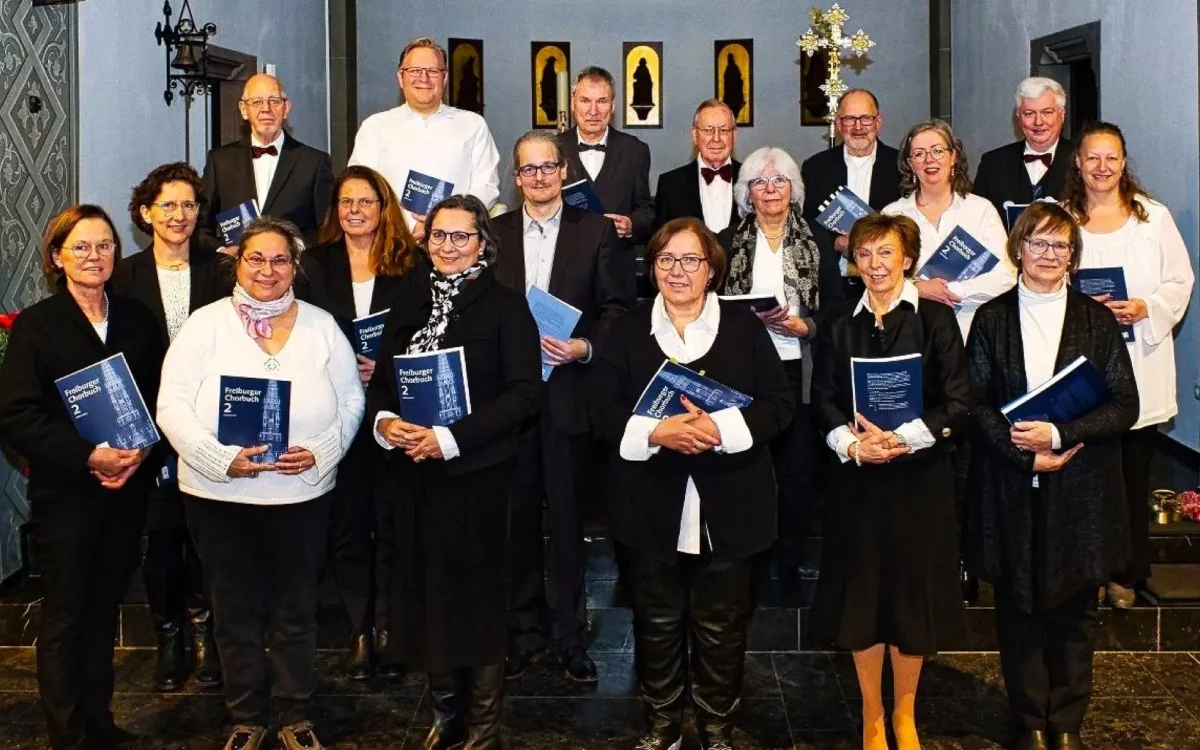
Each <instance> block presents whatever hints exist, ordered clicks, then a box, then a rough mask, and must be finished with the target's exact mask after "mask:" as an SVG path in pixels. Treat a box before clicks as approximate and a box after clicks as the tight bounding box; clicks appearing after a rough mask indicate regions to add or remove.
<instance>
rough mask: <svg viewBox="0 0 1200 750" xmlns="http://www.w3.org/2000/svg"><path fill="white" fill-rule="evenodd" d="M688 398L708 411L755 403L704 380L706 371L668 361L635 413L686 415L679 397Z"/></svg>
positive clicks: (651, 415) (725, 387) (720, 385)
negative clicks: (690, 368) (698, 370)
mask: <svg viewBox="0 0 1200 750" xmlns="http://www.w3.org/2000/svg"><path fill="white" fill-rule="evenodd" d="M680 396H687V397H688V399H689V400H691V402H692V403H693V404H695V405H696V406H698V407H700V408H701V409H703V410H705V411H707V412H714V411H720V410H721V409H728V408H729V407H734V408H737V409H742V408H745V407H747V406H749V405H750V403H751V402H752V401H753V400H754V399H752V398H750V397H749V396H747V395H746V394H744V393H742V392H740V391H736V390H734V389H733V388H730V387H729V386H725V385H722V384H720V383H718V382H717V381H715V380H713V379H711V378H706V377H704V373H703V372H695V371H694V370H689V369H688V368H686V367H684V366H683V365H681V364H679V363H678V362H672V361H670V360H665V361H664V362H663V363H662V365H661V366H660V367H659V368H658V371H657V372H655V373H654V377H652V378H650V382H649V383H648V384H647V385H646V390H644V391H642V395H641V396H640V397H639V398H638V401H637V406H635V407H633V413H634V414H636V415H637V416H639V417H653V418H655V419H666V418H667V417H673V416H675V415H676V414H683V413H685V412H686V411H687V409H684V408H683V404H682V403H680V401H679V397H680Z"/></svg>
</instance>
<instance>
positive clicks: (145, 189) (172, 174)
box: [129, 161, 208, 234]
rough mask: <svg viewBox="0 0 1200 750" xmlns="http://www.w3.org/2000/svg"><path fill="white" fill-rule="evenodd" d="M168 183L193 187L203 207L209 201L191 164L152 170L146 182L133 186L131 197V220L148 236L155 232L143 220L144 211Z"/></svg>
mask: <svg viewBox="0 0 1200 750" xmlns="http://www.w3.org/2000/svg"><path fill="white" fill-rule="evenodd" d="M168 182H186V183H187V184H189V185H191V186H192V192H193V193H195V194H196V202H197V203H199V204H201V205H203V204H204V203H206V202H207V201H208V194H207V192H206V191H205V190H204V181H203V180H201V179H200V175H199V174H198V173H197V172H196V170H195V169H194V168H193V167H192V165H191V164H188V163H187V162H182V161H176V162H171V163H170V164H162V165H159V166H157V167H155V168H154V169H151V170H150V174H148V175H146V178H145V179H144V180H142V181H141V182H139V183H138V184H136V185H134V186H133V191H132V192H131V193H130V195H129V218H130V220H132V221H133V225H134V226H135V227H137V228H138V229H140V230H142V231H143V232H145V233H146V234H152V233H153V230H152V228H151V227H150V224H149V223H148V222H147V221H146V220H145V219H143V218H142V209H143V208H147V209H148V208H150V205H151V204H152V203H154V199H155V198H157V197H158V194H159V193H161V192H162V189H163V185H166V184H167V183H168Z"/></svg>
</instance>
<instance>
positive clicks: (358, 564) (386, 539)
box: [329, 441, 395, 635]
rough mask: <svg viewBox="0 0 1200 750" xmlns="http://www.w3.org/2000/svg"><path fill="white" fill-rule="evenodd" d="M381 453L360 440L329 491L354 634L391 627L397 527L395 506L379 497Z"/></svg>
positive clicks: (334, 553) (333, 539)
mask: <svg viewBox="0 0 1200 750" xmlns="http://www.w3.org/2000/svg"><path fill="white" fill-rule="evenodd" d="M376 453H378V448H376V447H375V446H374V445H373V444H370V445H368V444H366V443H364V442H362V441H357V442H355V444H354V445H353V447H352V448H351V449H350V451H349V452H348V453H347V454H346V456H345V458H343V459H342V463H341V464H339V465H338V483H337V487H336V488H335V489H334V491H333V492H332V493H330V494H331V501H330V534H329V558H330V560H329V562H330V568H331V570H332V571H333V575H334V578H335V580H336V581H337V587H338V593H339V594H340V596H341V598H342V607H343V608H344V609H345V611H346V617H347V619H348V620H349V621H350V631H351V633H352V634H353V635H361V634H364V633H369V632H371V629H372V628H375V629H376V630H380V631H384V630H387V629H388V599H389V592H390V591H391V588H390V586H391V576H390V573H391V569H392V556H393V554H394V552H393V550H394V549H395V528H394V525H393V520H392V503H391V502H379V501H378V500H377V499H376V494H375V488H376V478H377V474H376V472H377V470H378V468H379V464H378V463H377V457H376V455H375V454H376ZM381 592H382V595H381Z"/></svg>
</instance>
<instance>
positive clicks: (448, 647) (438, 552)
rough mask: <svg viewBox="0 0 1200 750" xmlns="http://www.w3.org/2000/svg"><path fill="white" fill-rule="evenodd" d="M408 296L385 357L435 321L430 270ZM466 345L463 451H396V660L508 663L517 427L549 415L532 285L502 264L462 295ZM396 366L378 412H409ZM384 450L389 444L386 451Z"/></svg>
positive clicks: (391, 487) (390, 471)
mask: <svg viewBox="0 0 1200 750" xmlns="http://www.w3.org/2000/svg"><path fill="white" fill-rule="evenodd" d="M404 278H405V280H406V283H405V284H404V285H403V286H404V288H403V289H402V290H401V291H400V293H399V294H398V295H397V297H396V300H395V304H394V306H393V307H392V313H391V315H390V316H389V317H388V323H387V327H386V328H385V329H384V332H383V340H382V343H381V345H380V349H379V361H380V362H383V363H390V362H391V360H392V357H393V356H395V355H397V354H404V353H405V352H406V351H407V349H408V345H409V342H410V341H411V340H412V337H413V335H414V334H415V333H416V332H417V331H418V330H420V329H421V328H422V327H423V326H424V325H425V323H426V322H428V320H429V315H430V311H431V308H432V302H431V294H430V283H429V275H428V274H427V273H419V272H418V273H412V274H408V275H407V276H405V277H404ZM455 346H461V347H463V352H464V359H465V361H466V369H467V382H468V384H469V387H470V392H471V413H470V414H469V415H467V416H465V417H463V418H462V419H460V420H458V421H457V422H455V423H454V424H452V425H450V428H449V429H450V432H451V434H452V435H453V436H454V440H455V442H456V443H457V444H458V448H459V451H460V455H459V456H458V457H457V458H453V459H450V460H448V461H442V460H429V461H424V462H422V463H415V462H413V461H412V460H411V459H409V458H408V457H407V456H406V455H405V454H404V452H403V451H402V450H400V449H395V450H393V451H388V452H387V453H386V456H387V460H386V466H385V470H384V475H383V477H382V479H381V480H380V485H379V492H380V494H381V496H384V497H389V498H391V500H392V502H393V503H394V512H395V529H396V557H395V560H394V567H393V573H392V599H391V602H392V605H391V612H392V614H391V620H392V622H391V640H390V641H389V654H388V657H389V660H391V661H394V662H396V663H404V664H415V665H423V666H424V667H425V669H426V671H428V672H432V673H439V672H446V671H448V670H451V669H457V668H460V667H484V666H488V665H493V664H497V663H499V662H501V661H502V660H503V659H504V654H505V651H506V642H507V637H506V623H505V610H504V606H505V594H506V592H507V587H506V583H505V575H506V573H507V572H508V566H507V563H506V555H507V546H508V534H507V529H508V493H509V490H510V485H511V478H512V468H513V460H514V458H515V456H516V450H517V436H518V435H519V433H520V432H521V430H522V428H523V427H524V426H525V425H527V423H528V422H529V421H530V420H532V419H533V418H534V417H536V416H537V412H538V404H539V402H540V400H541V387H542V371H541V349H540V345H539V343H538V334H537V325H536V324H535V323H534V321H533V315H532V314H530V312H529V306H528V304H526V302H525V298H524V296H522V295H521V294H520V293H518V292H514V291H512V290H510V289H508V288H506V287H504V286H502V285H501V284H499V283H497V282H496V280H495V277H494V276H493V273H492V270H491V269H487V270H485V271H484V272H483V273H482V274H481V275H480V276H479V278H477V279H475V280H474V281H471V282H469V283H467V284H466V286H464V287H463V289H462V290H461V291H460V292H459V293H458V295H457V296H456V297H455V298H454V306H453V312H452V313H451V320H450V323H449V325H448V326H447V328H446V331H445V334H444V336H443V338H442V344H441V348H443V349H445V348H450V347H455ZM395 381H396V376H395V370H394V369H393V368H392V367H391V366H380V367H377V368H376V369H375V376H374V377H373V378H372V379H371V383H370V385H369V386H368V388H367V414H366V417H365V418H364V419H365V421H367V422H368V423H369V424H372V425H374V422H375V417H376V415H377V414H378V413H379V412H380V411H384V410H386V411H391V412H394V413H397V414H400V415H401V417H403V416H404V414H403V411H402V410H401V408H400V403H399V399H397V397H396V382H395ZM381 452H382V450H381Z"/></svg>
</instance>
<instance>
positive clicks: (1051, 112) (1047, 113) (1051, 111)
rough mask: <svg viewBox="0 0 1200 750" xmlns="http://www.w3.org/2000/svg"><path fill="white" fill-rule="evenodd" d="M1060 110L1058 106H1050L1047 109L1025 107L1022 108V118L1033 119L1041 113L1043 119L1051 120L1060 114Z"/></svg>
mask: <svg viewBox="0 0 1200 750" xmlns="http://www.w3.org/2000/svg"><path fill="white" fill-rule="evenodd" d="M1058 111H1059V110H1058V107H1049V108H1047V109H1023V110H1021V119H1022V120H1032V119H1033V118H1035V117H1037V116H1038V115H1041V116H1042V119H1043V120H1049V119H1051V118H1052V117H1054V116H1055V115H1056V114H1058Z"/></svg>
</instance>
